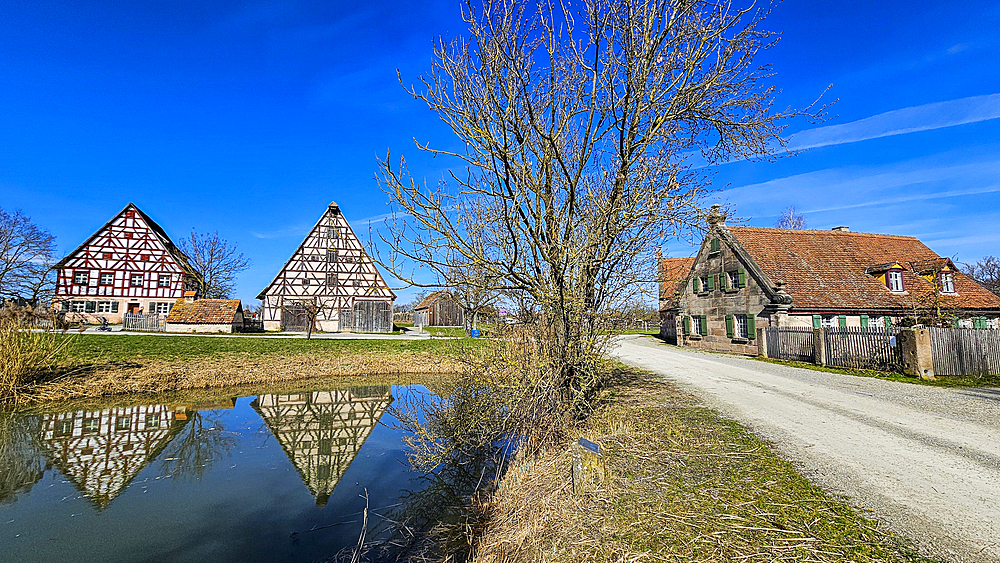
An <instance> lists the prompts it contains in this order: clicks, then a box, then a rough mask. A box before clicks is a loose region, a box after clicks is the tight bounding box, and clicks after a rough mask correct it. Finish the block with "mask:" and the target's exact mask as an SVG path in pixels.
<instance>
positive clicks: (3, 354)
mask: <svg viewBox="0 0 1000 563" xmlns="http://www.w3.org/2000/svg"><path fill="white" fill-rule="evenodd" d="M69 343H70V340H68V339H65V338H58V337H57V336H56V335H55V334H54V333H51V332H32V331H29V330H23V329H22V323H21V322H20V321H19V320H18V319H17V318H11V317H0V404H2V403H5V402H11V403H13V402H17V401H18V400H19V396H20V394H21V393H22V392H23V389H24V386H25V385H27V384H29V383H30V382H31V381H33V380H34V379H35V378H37V377H39V376H41V375H42V374H44V373H46V372H49V371H51V370H52V369H54V367H55V366H56V365H57V364H58V363H59V362H60V361H61V360H62V358H63V356H64V355H65V352H66V348H67V346H68V344H69Z"/></svg>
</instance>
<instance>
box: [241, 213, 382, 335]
mask: <svg viewBox="0 0 1000 563" xmlns="http://www.w3.org/2000/svg"><path fill="white" fill-rule="evenodd" d="M257 299H260V301H261V304H262V312H263V321H264V329H265V330H281V329H284V330H289V331H304V330H307V329H308V328H309V326H308V324H309V319H310V317H312V314H311V313H313V312H315V321H314V326H313V329H315V330H320V331H326V332H336V331H355V332H391V331H392V303H393V301H394V300H395V299H396V294H395V293H393V292H392V290H390V289H389V286H388V285H386V283H385V281H384V280H383V279H382V275H381V274H379V272H378V270H377V269H376V268H375V263H374V262H373V261H372V259H371V257H370V256H368V254H367V253H366V252H365V249H364V247H363V246H362V245H361V241H360V240H358V237H357V236H356V235H355V234H354V231H353V230H352V229H351V226H350V225H349V224H348V223H347V220H346V219H345V218H344V215H343V213H341V212H340V207H338V206H337V204H336V203H331V204H330V205H329V206H328V207H327V209H326V212H324V213H323V216H322V217H320V218H319V221H317V222H316V224H315V225H314V226H313V228H312V230H310V231H309V234H308V235H306V238H305V240H303V241H302V244H300V245H299V247H298V248H297V249H296V250H295V252H294V253H292V256H291V257H290V258H289V259H288V261H287V262H286V263H285V265H284V267H282V269H281V271H279V272H278V274H277V275H276V276H275V277H274V279H273V280H271V283H270V284H268V286H267V287H266V288H264V290H263V291H261V292H260V294H259V295H257Z"/></svg>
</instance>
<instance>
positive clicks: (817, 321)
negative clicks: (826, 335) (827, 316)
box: [813, 315, 823, 328]
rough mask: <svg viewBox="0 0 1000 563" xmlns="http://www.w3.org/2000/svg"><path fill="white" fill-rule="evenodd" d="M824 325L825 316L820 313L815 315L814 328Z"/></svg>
mask: <svg viewBox="0 0 1000 563" xmlns="http://www.w3.org/2000/svg"><path fill="white" fill-rule="evenodd" d="M821 326H823V317H821V316H819V315H813V328H819V327H821Z"/></svg>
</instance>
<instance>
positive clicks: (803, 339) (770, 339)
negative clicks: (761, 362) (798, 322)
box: [764, 326, 816, 362]
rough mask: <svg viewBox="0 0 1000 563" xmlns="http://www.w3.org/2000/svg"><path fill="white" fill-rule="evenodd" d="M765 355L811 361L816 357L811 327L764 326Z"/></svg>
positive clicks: (781, 358) (782, 358)
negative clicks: (765, 339) (765, 337)
mask: <svg viewBox="0 0 1000 563" xmlns="http://www.w3.org/2000/svg"><path fill="white" fill-rule="evenodd" d="M764 330H765V332H766V333H767V334H766V336H767V357H768V358H777V359H779V360H794V361H799V362H812V361H814V360H815V358H816V349H815V345H814V344H815V342H814V336H815V335H814V334H813V331H812V329H811V328H779V327H776V326H769V327H766V328H765V329H764Z"/></svg>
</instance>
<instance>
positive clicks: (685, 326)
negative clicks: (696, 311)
mask: <svg viewBox="0 0 1000 563" xmlns="http://www.w3.org/2000/svg"><path fill="white" fill-rule="evenodd" d="M681 328H682V330H683V331H684V334H691V317H687V316H684V317H681Z"/></svg>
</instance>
